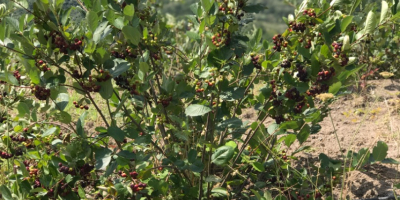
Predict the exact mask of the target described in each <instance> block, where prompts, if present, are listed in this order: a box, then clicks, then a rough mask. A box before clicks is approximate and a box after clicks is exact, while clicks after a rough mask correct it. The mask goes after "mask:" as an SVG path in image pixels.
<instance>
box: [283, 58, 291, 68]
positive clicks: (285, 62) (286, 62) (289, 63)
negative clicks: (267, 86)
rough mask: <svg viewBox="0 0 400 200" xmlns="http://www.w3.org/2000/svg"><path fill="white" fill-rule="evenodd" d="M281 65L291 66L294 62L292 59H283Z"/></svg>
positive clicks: (284, 66)
mask: <svg viewBox="0 0 400 200" xmlns="http://www.w3.org/2000/svg"><path fill="white" fill-rule="evenodd" d="M281 66H282V67H283V68H290V67H291V66H292V62H291V61H290V60H283V61H282V62H281Z"/></svg>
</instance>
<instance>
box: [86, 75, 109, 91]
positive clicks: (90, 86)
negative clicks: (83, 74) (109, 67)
mask: <svg viewBox="0 0 400 200" xmlns="http://www.w3.org/2000/svg"><path fill="white" fill-rule="evenodd" d="M110 78H111V76H110ZM79 85H80V86H81V87H82V88H83V89H84V90H85V91H88V92H99V91H100V89H101V86H100V85H97V84H96V81H94V80H93V78H92V76H89V81H87V82H80V83H79Z"/></svg>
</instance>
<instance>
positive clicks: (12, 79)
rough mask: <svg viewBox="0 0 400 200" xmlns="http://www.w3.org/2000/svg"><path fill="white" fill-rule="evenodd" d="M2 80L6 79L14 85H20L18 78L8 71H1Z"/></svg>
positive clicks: (0, 77) (0, 78)
mask: <svg viewBox="0 0 400 200" xmlns="http://www.w3.org/2000/svg"><path fill="white" fill-rule="evenodd" d="M0 42H1V41H0ZM0 80H2V81H5V82H7V83H11V84H13V85H19V82H18V80H17V79H16V78H15V77H14V76H13V74H10V73H7V72H6V73H2V72H0Z"/></svg>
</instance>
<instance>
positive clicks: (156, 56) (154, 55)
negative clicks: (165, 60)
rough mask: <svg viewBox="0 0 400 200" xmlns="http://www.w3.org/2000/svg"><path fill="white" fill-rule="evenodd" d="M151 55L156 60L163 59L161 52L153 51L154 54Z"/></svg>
mask: <svg viewBox="0 0 400 200" xmlns="http://www.w3.org/2000/svg"><path fill="white" fill-rule="evenodd" d="M151 57H152V58H153V59H154V60H160V59H161V57H160V55H159V53H152V54H151Z"/></svg>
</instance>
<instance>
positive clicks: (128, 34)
mask: <svg viewBox="0 0 400 200" xmlns="http://www.w3.org/2000/svg"><path fill="white" fill-rule="evenodd" d="M122 33H123V34H124V36H125V38H127V39H128V40H129V41H130V42H131V43H132V44H134V45H138V44H139V41H140V39H141V38H142V35H141V33H140V31H139V30H138V29H137V28H134V27H132V26H124V28H122Z"/></svg>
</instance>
